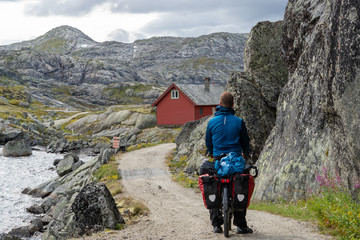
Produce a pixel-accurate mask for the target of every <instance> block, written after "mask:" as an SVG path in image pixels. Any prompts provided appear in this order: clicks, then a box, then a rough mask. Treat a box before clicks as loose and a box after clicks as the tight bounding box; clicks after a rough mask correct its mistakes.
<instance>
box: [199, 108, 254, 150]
mask: <svg viewBox="0 0 360 240" xmlns="http://www.w3.org/2000/svg"><path fill="white" fill-rule="evenodd" d="M249 141H250V140H249V136H248V133H247V129H246V127H245V122H244V121H243V120H242V119H241V118H238V117H236V116H235V111H234V110H233V109H232V108H224V107H222V106H218V107H216V112H215V116H214V117H213V118H212V119H210V121H209V123H208V125H207V129H206V136H205V143H206V148H207V150H208V152H209V153H210V154H212V155H214V156H220V155H221V154H222V153H225V154H226V153H229V152H236V153H238V154H240V155H241V153H243V154H244V155H245V157H247V156H249Z"/></svg>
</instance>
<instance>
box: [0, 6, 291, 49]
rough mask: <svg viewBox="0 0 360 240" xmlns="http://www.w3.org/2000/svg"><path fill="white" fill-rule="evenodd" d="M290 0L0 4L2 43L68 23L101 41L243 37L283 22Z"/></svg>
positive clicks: (41, 32) (21, 38)
mask: <svg viewBox="0 0 360 240" xmlns="http://www.w3.org/2000/svg"><path fill="white" fill-rule="evenodd" d="M286 4H287V0H0V45H5V44H10V43H13V42H19V41H23V40H29V39H33V38H35V37H38V36H40V35H42V34H44V33H46V32H47V31H49V30H51V29H52V28H55V27H58V26H61V25H70V26H72V27H76V28H78V29H80V30H81V31H82V32H84V33H85V34H86V35H88V36H89V37H91V38H92V39H94V40H95V41H98V42H103V41H108V40H115V41H120V42H133V41H134V40H136V39H142V38H149V37H152V36H179V37H197V36H200V35H203V34H209V33H213V32H231V33H245V32H249V31H250V30H251V28H252V27H253V26H254V25H255V24H256V23H257V22H259V21H265V20H269V21H277V20H282V19H283V17H284V11H285V7H286Z"/></svg>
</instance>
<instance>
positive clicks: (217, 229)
mask: <svg viewBox="0 0 360 240" xmlns="http://www.w3.org/2000/svg"><path fill="white" fill-rule="evenodd" d="M214 233H222V228H221V226H215V227H214Z"/></svg>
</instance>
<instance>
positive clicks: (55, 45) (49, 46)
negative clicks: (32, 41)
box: [35, 38, 67, 53]
mask: <svg viewBox="0 0 360 240" xmlns="http://www.w3.org/2000/svg"><path fill="white" fill-rule="evenodd" d="M66 47H67V40H66V39H64V38H52V39H49V40H47V41H46V42H44V43H42V44H41V45H38V46H36V47H35V49H37V50H41V51H48V52H54V53H59V52H61V51H63V50H65V49H66Z"/></svg>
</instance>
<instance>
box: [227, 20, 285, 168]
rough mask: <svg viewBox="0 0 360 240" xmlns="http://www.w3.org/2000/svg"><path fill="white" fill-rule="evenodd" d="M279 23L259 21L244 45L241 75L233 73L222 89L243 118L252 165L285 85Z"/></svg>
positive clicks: (262, 143) (271, 125)
mask: <svg viewBox="0 0 360 240" xmlns="http://www.w3.org/2000/svg"><path fill="white" fill-rule="evenodd" d="M282 27H283V22H282V21H278V22H268V21H266V22H259V23H258V24H256V26H254V27H253V28H252V30H251V32H250V35H249V38H248V40H247V41H246V44H245V52H244V72H238V73H233V74H232V76H231V79H230V81H229V82H228V84H227V86H226V89H227V90H228V91H230V92H232V93H233V94H234V97H235V103H234V109H235V111H236V114H237V116H239V117H241V118H242V119H244V121H245V123H246V126H247V129H248V132H249V136H250V139H251V149H252V162H253V163H254V162H256V160H257V159H258V157H259V154H260V152H261V150H262V148H263V146H264V143H265V141H266V139H267V137H268V135H269V134H270V131H271V129H272V128H273V126H274V123H275V119H276V104H277V100H278V97H279V95H280V92H281V90H282V88H283V86H284V85H285V84H286V82H287V64H286V63H285V61H284V57H283V53H282V52H283V51H282Z"/></svg>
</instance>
